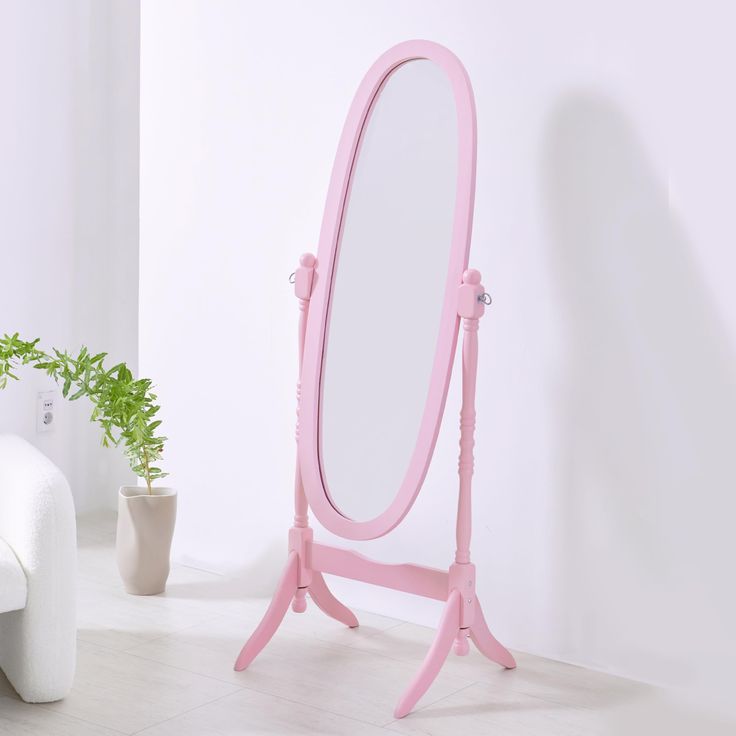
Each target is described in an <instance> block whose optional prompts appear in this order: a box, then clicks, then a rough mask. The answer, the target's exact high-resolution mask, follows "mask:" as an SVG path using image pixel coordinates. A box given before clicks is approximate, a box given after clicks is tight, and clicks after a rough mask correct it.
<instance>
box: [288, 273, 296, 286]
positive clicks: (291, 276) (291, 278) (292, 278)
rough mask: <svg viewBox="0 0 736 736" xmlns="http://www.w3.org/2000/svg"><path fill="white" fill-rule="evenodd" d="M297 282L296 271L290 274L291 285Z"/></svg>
mask: <svg viewBox="0 0 736 736" xmlns="http://www.w3.org/2000/svg"><path fill="white" fill-rule="evenodd" d="M295 281H296V271H293V272H292V273H290V274H289V283H290V284H293V283H294V282H295Z"/></svg>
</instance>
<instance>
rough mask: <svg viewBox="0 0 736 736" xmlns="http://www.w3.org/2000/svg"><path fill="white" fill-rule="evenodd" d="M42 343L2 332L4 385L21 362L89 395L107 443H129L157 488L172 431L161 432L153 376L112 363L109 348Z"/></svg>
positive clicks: (71, 395)
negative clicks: (70, 349) (46, 347)
mask: <svg viewBox="0 0 736 736" xmlns="http://www.w3.org/2000/svg"><path fill="white" fill-rule="evenodd" d="M38 343H39V340H38V339H36V340H31V341H26V340H22V339H21V338H20V337H19V336H18V333H15V334H14V335H4V336H3V337H2V338H0V389H3V388H5V387H6V385H7V383H8V379H9V378H12V379H14V380H18V376H17V375H16V374H15V373H14V371H15V370H16V369H17V367H18V366H19V365H30V366H32V367H33V368H36V369H38V370H42V371H44V372H45V373H46V374H48V375H49V376H51V377H52V378H53V379H54V380H55V381H56V382H57V383H58V384H59V385H60V386H61V392H62V394H63V396H64V397H66V398H68V399H69V400H70V401H76V400H77V399H80V398H81V397H82V396H86V397H87V398H88V399H90V401H91V402H92V406H93V408H92V416H91V417H90V420H91V421H93V422H96V423H97V424H99V425H100V427H101V428H102V431H103V435H102V444H103V445H104V446H105V447H110V446H111V445H112V446H115V447H117V446H119V445H121V444H122V445H123V446H124V448H125V454H126V456H127V458H128V461H129V462H130V467H131V468H132V470H133V472H134V473H135V474H136V475H138V476H139V477H141V478H144V479H145V481H146V486H147V487H148V493H149V494H151V493H152V484H153V481H155V480H158V479H159V478H164V477H165V476H166V475H167V473H164V472H163V471H162V470H161V468H159V467H157V464H158V462H159V460H160V459H161V454H162V452H163V449H164V442H166V437H160V436H157V435H156V430H157V429H158V427H159V425H160V424H161V421H160V420H159V419H156V418H155V417H156V414H157V413H158V411H159V409H160V407H159V406H158V405H157V404H156V394H154V393H152V391H151V387H152V384H151V380H150V379H148V378H138V379H135V378H133V374H132V373H131V372H130V369H129V368H128V366H127V365H125V363H118V364H117V365H114V366H113V367H112V368H106V367H105V365H104V360H105V358H106V357H107V353H98V354H97V355H92V354H91V353H90V352H89V351H88V350H87V348H86V347H83V348H82V349H81V350H80V351H79V354H78V355H77V356H76V357H75V356H73V355H70V354H69V353H67V352H66V351H61V350H57V349H56V348H53V349H52V352H51V353H50V354H49V353H46V352H44V351H43V350H41V349H40V348H39V347H38Z"/></svg>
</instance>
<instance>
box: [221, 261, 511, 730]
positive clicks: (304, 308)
mask: <svg viewBox="0 0 736 736" xmlns="http://www.w3.org/2000/svg"><path fill="white" fill-rule="evenodd" d="M315 265H316V259H315V257H314V256H313V255H311V254H305V255H303V256H302V257H301V259H300V265H299V268H298V269H297V270H296V272H295V275H294V285H295V291H296V296H297V298H298V300H299V310H300V316H299V374H300V377H301V372H302V362H303V356H304V342H305V333H306V324H307V315H308V312H309V300H310V297H311V294H312V284H313V281H314V278H313V277H314V269H315ZM480 281H481V277H480V273H479V272H478V271H476V270H473V269H470V270H468V271H466V272H465V273H464V274H463V283H462V285H461V286H460V287H459V289H458V301H457V305H458V306H457V312H458V315H459V317H460V318H461V319H462V323H463V344H462V351H463V352H462V356H463V357H462V409H461V412H460V460H459V465H458V469H459V476H460V490H459V495H458V507H457V532H456V534H457V548H456V552H455V561H454V563H453V564H452V565H450V567H449V569H448V570H447V571H444V570H437V569H434V568H430V567H423V566H421V565H412V564H400V565H394V564H386V563H382V562H375V561H373V560H370V559H368V558H367V557H364V556H363V555H361V554H358V553H357V552H353V551H350V550H345V549H340V548H338V547H332V546H330V545H324V544H318V543H315V542H314V534H313V531H312V529H311V528H310V527H309V520H308V502H307V497H306V495H305V492H304V487H303V484H302V479H301V472H300V469H299V459H298V457H297V464H296V478H295V499H294V526H292V528H291V529H290V530H289V556H288V560H287V562H286V567H285V569H284V572H283V574H282V576H281V580H280V581H279V583H278V587H277V588H276V592H275V593H274V595H273V598H272V600H271V603H270V605H269V607H268V610H267V611H266V613H265V615H264V617H263V619H262V620H261V622H260V624H259V625H258V627H257V628H256V630H255V631H254V632H253V634H252V635H251V637H250V639H248V641H247V642H246V643H245V645H244V646H243V649H242V650H241V652H240V655H239V656H238V658H237V660H236V662H235V669H236V670H238V671H240V670H244V669H245V668H246V667H247V666H248V665H249V664H250V663H251V662H252V661H253V660H254V659H255V657H256V656H257V655H258V653H259V652H260V651H261V650H262V649H263V648H264V647H265V646H266V644H267V643H268V642H269V640H270V639H271V637H272V636H273V634H274V633H275V631H276V629H277V628H278V627H279V625H280V623H281V621H282V620H283V618H284V615H285V614H286V611H287V609H288V608H289V604H290V603H291V608H292V610H293V611H295V612H296V613H302V612H304V611H305V610H306V607H307V601H306V594H307V592H309V594H310V597H311V598H312V600H313V601H314V603H315V604H316V605H317V607H318V608H320V609H321V610H322V611H323V612H324V613H326V614H327V615H328V616H331V617H332V618H334V619H336V620H337V621H340V622H341V623H343V624H345V625H346V626H349V627H351V628H354V627H356V626H358V619H357V618H356V617H355V615H354V614H353V613H352V611H350V610H349V609H348V608H347V607H346V606H344V605H343V604H342V603H340V601H338V600H337V599H336V598H335V597H334V596H333V595H332V593H331V592H330V590H329V588H328V587H327V584H326V582H325V579H324V577H323V573H328V574H331V575H339V576H341V577H346V578H350V579H352V580H361V581H363V582H366V583H372V584H374V585H381V586H383V587H386V588H392V589H394V590H400V591H404V592H406V593H413V594H415V595H421V596H424V597H426V598H433V599H435V600H439V601H444V602H445V607H444V610H443V612H442V617H441V619H440V622H439V626H438V628H437V633H436V635H435V638H434V641H433V642H432V645H431V646H430V648H429V651H428V652H427V655H426V657H425V659H424V662H423V663H422V666H421V667H420V669H419V671H418V673H417V674H416V676H415V677H414V679H413V680H412V682H411V683H410V684H409V686H408V687H407V689H406V690H405V691H404V693H403V695H402V696H401V698H400V699H399V702H398V704H397V706H396V709H395V710H394V716H395V717H396V718H403V717H404V716H405V715H407V714H408V713H409V712H410V711H411V710H412V709H413V707H414V706H415V704H416V703H417V701H418V700H419V698H421V697H422V695H423V694H424V693H425V692H426V691H427V689H428V688H429V686H430V685H431V684H432V682H433V681H434V679H435V677H436V676H437V674H438V672H439V671H440V668H441V667H442V664H443V663H444V661H445V659H446V658H447V655H448V654H449V652H450V648H452V647H453V644H454V650H455V653H456V654H458V655H465V654H467V653H468V651H469V645H468V637H470V639H472V641H473V643H474V644H475V645H476V647H478V649H479V650H480V651H481V652H482V653H483V654H484V655H485V656H486V657H488V658H489V659H490V660H492V661H493V662H496V663H498V664H500V665H502V666H503V667H506V668H508V669H511V668H513V667H515V666H516V662H515V661H514V658H513V657H512V655H511V654H510V653H509V652H508V651H507V650H506V649H505V648H504V647H503V646H502V645H501V644H500V643H499V642H498V641H497V640H496V639H495V638H494V637H493V635H492V634H491V632H490V631H489V629H488V626H487V624H486V622H485V619H484V618H483V612H482V610H481V606H480V602H479V601H478V598H477V595H476V592H475V579H476V578H475V565H473V563H471V562H470V533H471V503H470V500H471V483H472V476H473V445H474V433H475V386H476V376H477V367H478V323H479V319H480V317H482V316H483V312H484V309H485V307H484V298H485V293H484V290H483V286H482V285H481V283H480ZM300 399H301V380H300V381H299V382H298V383H297V430H296V436H297V442H298V441H299V406H300Z"/></svg>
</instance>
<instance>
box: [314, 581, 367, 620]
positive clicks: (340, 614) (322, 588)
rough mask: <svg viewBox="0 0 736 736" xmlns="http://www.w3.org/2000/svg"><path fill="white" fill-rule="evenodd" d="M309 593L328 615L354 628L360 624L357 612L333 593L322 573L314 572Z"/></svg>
mask: <svg viewBox="0 0 736 736" xmlns="http://www.w3.org/2000/svg"><path fill="white" fill-rule="evenodd" d="M309 595H311V596H312V600H313V601H314V602H315V603H316V604H317V607H318V608H319V609H320V610H321V611H323V612H324V613H326V614H327V615H328V616H331V617H332V618H334V619H335V620H337V621H340V622H341V623H343V624H345V626H349V627H350V628H351V629H354V628H355V627H356V626H357V625H358V619H357V618H355V614H354V613H353V612H352V611H351V610H350V609H349V608H347V606H344V605H343V604H342V603H340V601H339V600H337V598H335V596H334V595H332V593H331V592H330V589H329V588H328V587H327V583H326V582H325V579H324V578H323V577H322V573H319V572H313V573H312V582H311V583H310V584H309Z"/></svg>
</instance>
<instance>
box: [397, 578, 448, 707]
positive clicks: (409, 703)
mask: <svg viewBox="0 0 736 736" xmlns="http://www.w3.org/2000/svg"><path fill="white" fill-rule="evenodd" d="M459 629H460V593H459V592H458V591H457V590H453V591H452V592H451V593H450V597H449V598H448V599H447V603H446V605H445V610H444V611H443V613H442V618H441V619H440V625H439V627H438V628H437V633H436V634H435V637H434V641H433V642H432V646H431V647H430V648H429V651H428V652H427V656H426V657H425V658H424V662H422V666H421V668H420V670H419V672H417V674H416V677H415V678H414V679H413V680H412V682H411V684H410V685H409V687H408V688H407V689H406V690H405V691H404V694H403V695H402V696H401V699H400V700H399V703H398V705H397V706H396V709H395V710H394V717H395V718H403V717H404V716H405V715H406V714H407V713H410V712H411V710H412V708H413V707H414V706H415V705H416V704H417V701H418V700H419V698H421V697H422V695H424V693H426V692H427V689H428V688H429V686H430V685H431V684H432V683H433V682H434V678H435V677H437V673H438V672H439V671H440V667H442V665H443V663H444V661H445V660H446V659H447V655H448V654H449V653H450V648H451V647H452V644H453V642H454V641H455V636H457V632H458V630H459Z"/></svg>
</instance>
